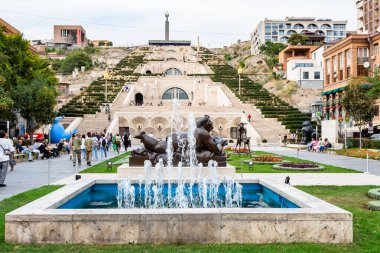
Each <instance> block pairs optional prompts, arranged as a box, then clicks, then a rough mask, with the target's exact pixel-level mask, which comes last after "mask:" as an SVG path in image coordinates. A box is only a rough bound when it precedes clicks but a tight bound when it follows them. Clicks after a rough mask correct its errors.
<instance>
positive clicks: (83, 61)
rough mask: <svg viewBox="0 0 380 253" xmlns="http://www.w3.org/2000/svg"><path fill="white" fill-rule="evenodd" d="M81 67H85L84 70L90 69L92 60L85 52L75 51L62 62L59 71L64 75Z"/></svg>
mask: <svg viewBox="0 0 380 253" xmlns="http://www.w3.org/2000/svg"><path fill="white" fill-rule="evenodd" d="M82 66H85V67H86V70H88V69H91V68H92V60H91V58H90V56H89V55H88V54H87V53H86V52H84V51H82V50H75V51H73V52H71V53H70V54H69V55H68V56H67V57H66V58H65V59H64V60H63V61H62V64H61V67H60V69H59V71H60V72H62V73H64V74H70V73H72V72H73V71H74V69H75V68H78V69H80V68H81V67H82Z"/></svg>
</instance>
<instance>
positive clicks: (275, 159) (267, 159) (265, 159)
mask: <svg viewBox="0 0 380 253" xmlns="http://www.w3.org/2000/svg"><path fill="white" fill-rule="evenodd" d="M252 161H253V162H254V163H255V164H278V163H281V162H284V159H283V158H282V157H281V156H274V155H259V156H256V157H254V158H252Z"/></svg>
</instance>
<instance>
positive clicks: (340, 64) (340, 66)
mask: <svg viewBox="0 0 380 253" xmlns="http://www.w3.org/2000/svg"><path fill="white" fill-rule="evenodd" d="M343 65H344V63H343V53H340V54H339V69H343Z"/></svg>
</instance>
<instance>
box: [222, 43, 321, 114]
mask: <svg viewBox="0 0 380 253" xmlns="http://www.w3.org/2000/svg"><path fill="white" fill-rule="evenodd" d="M215 52H216V53H217V54H218V55H219V56H220V57H221V58H224V60H226V62H227V63H228V64H229V65H231V66H232V67H234V68H235V69H237V68H239V66H244V68H243V74H245V75H248V77H249V78H251V79H252V80H253V81H255V82H257V83H260V84H262V85H263V87H264V88H265V89H267V90H268V91H269V92H270V93H272V94H274V95H276V96H277V97H279V98H281V99H282V100H283V101H285V102H286V103H288V104H289V105H291V106H294V107H297V108H298V109H299V110H300V111H302V112H307V111H309V108H310V105H311V104H312V103H313V102H315V101H317V100H320V99H321V92H322V90H315V89H306V88H300V87H298V86H297V84H296V83H295V82H293V81H288V80H282V79H276V78H274V76H273V74H272V72H273V71H272V70H271V69H269V67H268V65H267V59H268V57H267V56H265V55H254V56H251V55H250V54H251V52H250V41H245V42H241V43H236V44H233V45H231V46H229V47H224V48H222V49H218V50H215Z"/></svg>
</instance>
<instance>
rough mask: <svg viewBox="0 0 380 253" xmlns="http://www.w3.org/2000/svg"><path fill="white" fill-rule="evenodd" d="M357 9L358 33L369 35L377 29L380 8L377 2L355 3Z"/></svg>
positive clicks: (369, 0)
mask: <svg viewBox="0 0 380 253" xmlns="http://www.w3.org/2000/svg"><path fill="white" fill-rule="evenodd" d="M356 7H357V9H358V33H359V34H366V33H367V34H371V33H373V32H376V31H377V30H378V29H379V25H380V8H379V0H359V1H356Z"/></svg>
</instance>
